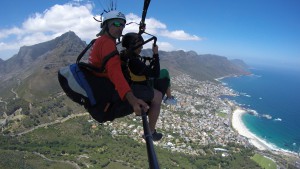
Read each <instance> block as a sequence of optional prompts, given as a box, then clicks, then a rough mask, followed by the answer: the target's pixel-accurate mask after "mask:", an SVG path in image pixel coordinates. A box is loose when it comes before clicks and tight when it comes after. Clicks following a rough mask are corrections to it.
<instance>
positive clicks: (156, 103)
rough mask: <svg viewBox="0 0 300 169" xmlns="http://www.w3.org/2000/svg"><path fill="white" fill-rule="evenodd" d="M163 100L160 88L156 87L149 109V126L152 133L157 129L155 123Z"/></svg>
mask: <svg viewBox="0 0 300 169" xmlns="http://www.w3.org/2000/svg"><path fill="white" fill-rule="evenodd" d="M161 101H162V94H161V92H159V91H158V90H156V89H154V97H153V100H152V102H151V105H150V109H149V114H148V117H149V128H150V131H151V133H153V132H154V130H155V125H156V122H157V119H158V116H159V113H160V106H161Z"/></svg>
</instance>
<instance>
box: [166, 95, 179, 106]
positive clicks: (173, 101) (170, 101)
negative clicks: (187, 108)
mask: <svg viewBox="0 0 300 169" xmlns="http://www.w3.org/2000/svg"><path fill="white" fill-rule="evenodd" d="M164 103H165V104H168V105H176V104H177V100H176V99H175V98H174V97H173V96H171V97H170V98H168V97H166V98H165V99H164Z"/></svg>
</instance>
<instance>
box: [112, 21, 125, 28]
mask: <svg viewBox="0 0 300 169" xmlns="http://www.w3.org/2000/svg"><path fill="white" fill-rule="evenodd" d="M112 25H114V26H115V27H123V28H124V27H125V24H123V23H121V22H113V23H112Z"/></svg>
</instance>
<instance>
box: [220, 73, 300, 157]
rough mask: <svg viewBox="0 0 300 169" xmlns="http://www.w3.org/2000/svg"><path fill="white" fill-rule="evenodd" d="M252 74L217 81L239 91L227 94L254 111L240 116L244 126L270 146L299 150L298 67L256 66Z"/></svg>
mask: <svg viewBox="0 0 300 169" xmlns="http://www.w3.org/2000/svg"><path fill="white" fill-rule="evenodd" d="M251 72H252V75H249V76H239V77H230V78H225V79H222V80H221V81H222V82H223V83H224V84H225V85H227V86H228V87H230V88H231V89H233V90H235V91H236V92H238V93H239V96H237V97H229V99H231V100H234V101H235V102H237V103H238V104H240V105H241V106H242V107H244V108H246V109H248V110H250V112H255V113H254V114H256V113H257V114H256V115H253V114H246V115H244V116H243V117H242V120H243V122H244V124H245V126H246V127H247V128H248V129H249V130H250V131H251V132H252V133H253V134H255V135H256V136H258V137H259V138H261V139H263V140H265V141H266V142H267V143H268V144H269V145H270V146H271V147H273V148H276V149H281V150H285V151H290V152H294V153H299V152H300V70H289V69H283V68H270V67H256V68H253V69H251Z"/></svg>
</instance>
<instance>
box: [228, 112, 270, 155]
mask: <svg viewBox="0 0 300 169" xmlns="http://www.w3.org/2000/svg"><path fill="white" fill-rule="evenodd" d="M245 113H247V112H246V111H245V110H243V109H241V108H237V109H236V110H234V112H233V115H232V126H233V128H234V129H236V130H237V132H238V133H239V134H240V135H242V136H244V137H246V138H248V139H249V141H250V143H251V144H253V145H254V146H255V147H257V148H258V149H259V150H267V149H268V150H270V149H272V148H271V147H269V146H268V144H266V143H264V141H262V140H260V139H259V138H258V137H257V136H255V135H254V134H253V133H251V132H250V131H249V130H248V129H247V127H246V126H245V125H244V123H243V121H242V116H243V114H245Z"/></svg>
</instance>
